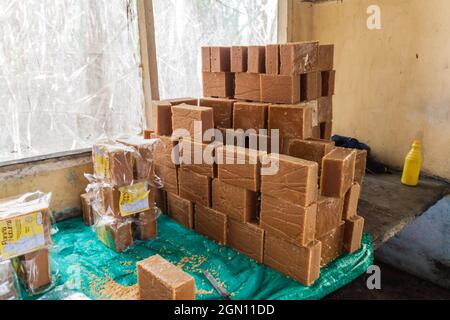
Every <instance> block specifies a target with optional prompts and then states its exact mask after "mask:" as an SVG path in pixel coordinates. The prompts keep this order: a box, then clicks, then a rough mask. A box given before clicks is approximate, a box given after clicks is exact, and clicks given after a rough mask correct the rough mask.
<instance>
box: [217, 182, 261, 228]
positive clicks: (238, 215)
mask: <svg viewBox="0 0 450 320" xmlns="http://www.w3.org/2000/svg"><path fill="white" fill-rule="evenodd" d="M257 204H258V197H257V194H256V193H255V192H252V191H249V190H246V189H243V188H240V187H236V186H233V185H230V184H226V183H224V182H222V181H220V180H218V179H215V180H213V183H212V208H213V209H214V210H216V211H219V212H223V213H224V214H226V215H227V216H228V217H229V218H231V219H234V220H236V221H240V222H250V221H253V220H255V219H254V217H255V216H256V213H257Z"/></svg>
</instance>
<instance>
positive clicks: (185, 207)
mask: <svg viewBox="0 0 450 320" xmlns="http://www.w3.org/2000/svg"><path fill="white" fill-rule="evenodd" d="M167 211H168V215H169V217H171V218H172V219H173V220H175V221H176V222H178V223H179V224H181V225H182V226H184V227H185V228H188V229H193V228H194V204H193V203H192V202H191V201H189V200H186V199H183V198H181V197H179V196H177V195H176V194H173V193H169V192H168V193H167Z"/></svg>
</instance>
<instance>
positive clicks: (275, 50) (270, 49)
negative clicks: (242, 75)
mask: <svg viewBox="0 0 450 320" xmlns="http://www.w3.org/2000/svg"><path fill="white" fill-rule="evenodd" d="M266 73H267V74H272V75H275V74H279V73H280V45H279V44H269V45H267V46H266Z"/></svg>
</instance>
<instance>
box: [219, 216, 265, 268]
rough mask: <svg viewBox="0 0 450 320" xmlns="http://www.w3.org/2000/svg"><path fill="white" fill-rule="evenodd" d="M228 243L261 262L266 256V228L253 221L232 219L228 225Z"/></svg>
mask: <svg viewBox="0 0 450 320" xmlns="http://www.w3.org/2000/svg"><path fill="white" fill-rule="evenodd" d="M227 245H228V246H229V247H232V248H233V249H235V250H237V251H239V252H240V253H242V254H244V255H246V256H247V257H249V258H250V259H253V260H255V261H257V262H259V263H262V262H263V258H264V230H263V229H261V228H259V227H258V226H256V225H254V224H251V223H242V222H238V221H234V220H232V219H230V220H229V221H228V227H227Z"/></svg>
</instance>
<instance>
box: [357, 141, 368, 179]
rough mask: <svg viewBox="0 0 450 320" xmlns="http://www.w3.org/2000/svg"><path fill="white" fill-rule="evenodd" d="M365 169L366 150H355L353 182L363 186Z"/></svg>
mask: <svg viewBox="0 0 450 320" xmlns="http://www.w3.org/2000/svg"><path fill="white" fill-rule="evenodd" d="M366 168H367V150H356V164H355V182H357V183H359V185H360V186H362V185H363V184H364V178H365V176H366Z"/></svg>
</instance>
